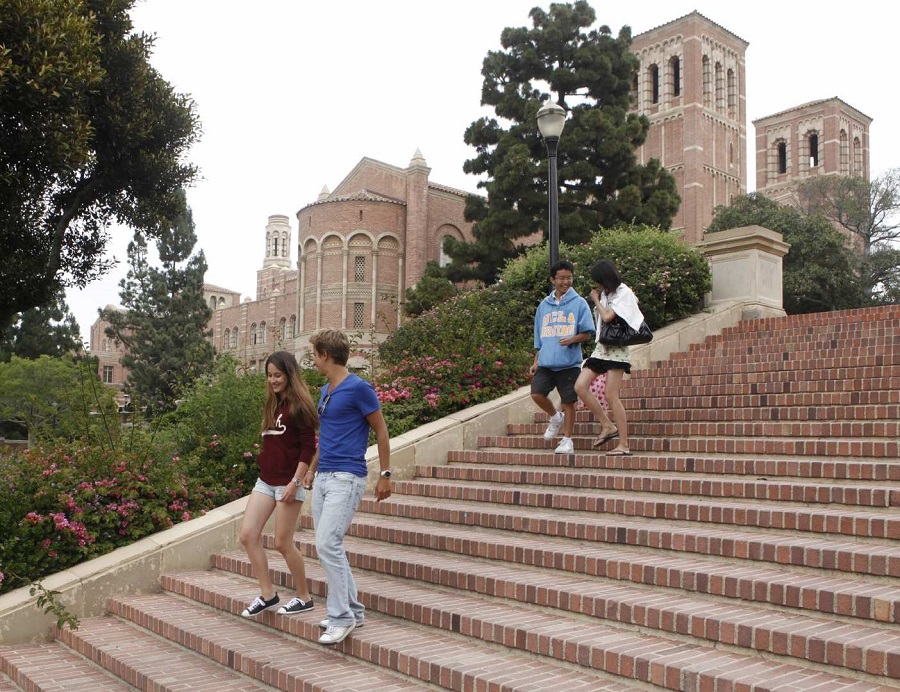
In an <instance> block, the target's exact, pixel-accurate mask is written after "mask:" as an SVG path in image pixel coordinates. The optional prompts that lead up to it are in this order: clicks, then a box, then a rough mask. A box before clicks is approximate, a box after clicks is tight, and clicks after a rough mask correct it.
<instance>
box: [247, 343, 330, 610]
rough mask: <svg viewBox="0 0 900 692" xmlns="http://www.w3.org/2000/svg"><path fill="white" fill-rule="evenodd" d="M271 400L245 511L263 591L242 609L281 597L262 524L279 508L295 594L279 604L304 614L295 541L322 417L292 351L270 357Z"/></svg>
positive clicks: (305, 596)
mask: <svg viewBox="0 0 900 692" xmlns="http://www.w3.org/2000/svg"><path fill="white" fill-rule="evenodd" d="M266 379H267V381H268V386H267V387H266V403H265V407H264V408H263V420H262V429H261V434H262V438H263V446H262V452H261V453H260V455H259V459H258V460H257V462H258V463H259V478H258V479H257V481H256V486H255V487H254V488H253V492H251V493H250V498H249V499H248V501H247V508H246V509H245V510H244V519H243V522H242V523H241V543H242V544H243V546H244V549H245V550H246V551H247V557H249V558H250V563H251V564H252V565H253V569H254V571H255V572H256V578H257V579H258V580H259V592H260V593H259V596H257V597H256V599H254V601H253V602H252V603H251V604H250V605H249V606H247V608H246V609H244V612H243V613H241V614H242V615H243V616H244V617H254V616H256V615H259V614H260V613H261V612H263V611H264V610H268V609H269V608H274V607H275V606H277V605H278V603H279V602H280V600H279V598H278V594H277V593H275V587H274V586H273V584H272V580H271V579H270V578H269V561H268V560H267V559H266V551H265V550H264V549H263V545H262V532H263V527H264V526H265V525H266V522H267V521H268V520H269V517H271V516H272V512H274V513H275V550H277V551H278V552H279V553H281V554H282V556H283V557H284V561H285V562H286V563H287V566H288V568H289V569H290V570H291V576H292V577H293V578H294V589H295V594H294V597H293V598H292V599H291V600H289V601H288V602H287V603H285V604H284V605H283V606H281V608H279V609H278V612H279V613H282V614H293V613H302V612H303V611H306V610H310V609H312V607H313V600H312V596H310V594H309V587H308V585H307V583H306V566H305V565H304V563H303V555H302V554H301V553H300V551H299V550H298V549H297V546H296V544H295V543H294V531H295V530H296V529H297V517H298V516H299V515H300V509H301V508H302V507H303V501H304V500H305V499H306V490H304V489H303V488H302V487H301V485H300V482H301V480H302V479H303V477H304V476H305V475H306V471H307V469H308V468H309V462H310V461H312V458H313V455H314V454H315V451H316V429H317V428H318V427H319V416H318V413H317V412H316V405H315V404H314V403H313V400H312V396H311V395H310V393H309V389H308V388H307V387H306V383H305V382H304V381H303V378H301V377H300V367H299V366H298V365H297V359H296V358H294V356H293V355H292V354H290V353H288V352H287V351H279V352H277V353H273V354H272V355H271V356H269V357H268V358H267V359H266Z"/></svg>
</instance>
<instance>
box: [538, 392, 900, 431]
mask: <svg viewBox="0 0 900 692" xmlns="http://www.w3.org/2000/svg"><path fill="white" fill-rule="evenodd" d="M703 400H706V397H697V402H696V404H695V405H694V406H693V407H691V408H685V407H683V406H678V407H675V406H669V407H668V408H667V407H666V406H661V407H660V408H654V409H649V408H631V409H628V420H630V421H631V420H634V421H654V422H657V421H661V422H675V421H683V422H690V421H715V422H732V421H733V422H768V421H782V422H794V421H798V422H799V421H819V422H823V421H824V422H832V421H900V404H887V405H874V404H866V405H857V406H854V405H848V406H803V407H798V408H771V407H760V406H744V407H741V408H737V407H732V406H727V407H721V408H703V407H701V406H699V404H700V403H701V401H703ZM642 403H643V400H642ZM663 403H666V404H668V403H670V401H665V402H663ZM582 414H583V415H582ZM543 417H544V419H545V420H544V421H541V422H542V423H543V424H544V425H546V418H547V414H543ZM575 420H576V422H593V416H592V415H591V414H590V413H589V412H588V411H587V409H584V408H582V409H578V410H577V411H576V416H575ZM535 422H537V421H535ZM541 430H542V431H543V428H541Z"/></svg>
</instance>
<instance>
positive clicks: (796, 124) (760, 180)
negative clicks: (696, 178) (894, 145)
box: [753, 97, 872, 204]
mask: <svg viewBox="0 0 900 692" xmlns="http://www.w3.org/2000/svg"><path fill="white" fill-rule="evenodd" d="M871 124H872V118H870V117H869V116H867V115H865V114H864V113H861V112H860V111H858V110H856V109H855V108H853V106H850V105H848V104H846V103H844V102H843V101H841V99H839V98H837V97H835V98H830V99H823V100H821V101H813V102H811V103H805V104H803V105H800V106H796V107H795V108H791V109H789V110H786V111H781V112H780V113H775V114H774V115H769V116H766V117H764V118H759V119H757V120H754V121H753V126H754V127H755V128H756V191H757V192H759V193H760V194H763V195H765V196H766V197H769V198H771V199H773V200H775V201H776V202H780V203H786V204H794V203H796V201H797V200H796V189H797V185H798V184H799V183H801V182H803V181H804V180H806V179H807V178H809V177H811V176H816V175H841V176H855V177H860V178H863V179H865V180H869V170H870V169H869V127H870V125H871Z"/></svg>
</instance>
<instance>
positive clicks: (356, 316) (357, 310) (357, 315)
mask: <svg viewBox="0 0 900 692" xmlns="http://www.w3.org/2000/svg"><path fill="white" fill-rule="evenodd" d="M365 313H366V304H365V303H353V328H354V329H362V328H363V326H364V325H365V322H364V321H363V318H364V317H365Z"/></svg>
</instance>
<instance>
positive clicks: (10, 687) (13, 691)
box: [0, 673, 96, 692]
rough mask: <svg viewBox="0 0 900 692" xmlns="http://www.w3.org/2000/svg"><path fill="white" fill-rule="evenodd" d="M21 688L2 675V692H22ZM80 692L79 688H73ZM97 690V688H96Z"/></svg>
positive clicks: (0, 690) (0, 682) (0, 688)
mask: <svg viewBox="0 0 900 692" xmlns="http://www.w3.org/2000/svg"><path fill="white" fill-rule="evenodd" d="M22 689H23V688H21V687H19V686H18V685H14V684H13V683H12V681H10V680H9V678H7V677H6V676H5V675H3V673H0V692H22ZM72 689H74V690H76V692H77V690H78V688H72ZM95 689H96V688H95Z"/></svg>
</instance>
